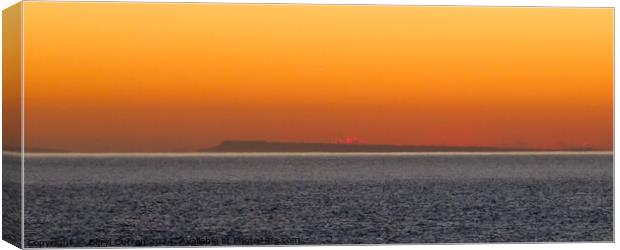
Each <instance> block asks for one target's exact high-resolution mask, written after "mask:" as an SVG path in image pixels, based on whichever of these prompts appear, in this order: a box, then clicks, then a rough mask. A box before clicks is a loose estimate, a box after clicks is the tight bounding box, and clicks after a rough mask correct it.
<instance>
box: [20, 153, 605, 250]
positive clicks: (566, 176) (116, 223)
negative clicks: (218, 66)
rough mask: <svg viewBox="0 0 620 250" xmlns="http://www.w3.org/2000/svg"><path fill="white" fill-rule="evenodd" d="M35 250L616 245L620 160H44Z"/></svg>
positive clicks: (29, 216)
mask: <svg viewBox="0 0 620 250" xmlns="http://www.w3.org/2000/svg"><path fill="white" fill-rule="evenodd" d="M25 181H26V183H25V199H26V207H25V224H26V225H25V226H26V227H25V231H24V234H25V237H26V245H27V246H28V247H55V246H63V247H64V246H142V245H149V246H153V245H241V244H269V245H273V244H355V243H364V244H376V243H464V242H467V243H472V242H566V241H612V240H613V156H612V154H608V153H576V154H568V153H553V154H550V153H549V154H527V153H519V154H516V153H515V154H510V153H502V154H475V153H472V154H454V153H452V154H196V155H192V154H188V155H31V156H27V157H26V160H25Z"/></svg>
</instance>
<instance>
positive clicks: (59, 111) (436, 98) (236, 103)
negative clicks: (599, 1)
mask: <svg viewBox="0 0 620 250" xmlns="http://www.w3.org/2000/svg"><path fill="white" fill-rule="evenodd" d="M25 20H26V21H25V33H24V35H25V40H26V42H25V109H26V111H25V131H26V138H25V145H26V147H27V148H28V147H42V148H54V149H65V150H70V151H82V152H144V151H150V152H165V151H193V150H196V149H199V148H205V147H210V146H213V145H215V144H217V143H219V142H220V141H222V140H226V139H248V140H250V139H251V140H257V139H258V140H273V141H305V142H332V141H334V140H335V139H337V138H340V137H345V136H355V137H358V138H361V139H362V140H364V141H366V142H368V143H389V144H433V145H489V146H519V147H522V146H526V147H530V148H535V147H538V148H540V147H544V148H565V147H576V146H590V147H595V148H598V149H611V148H612V145H613V9H611V8H606V9H605V8H588V9H585V8H493V7H414V6H336V5H332V6H326V5H324V6H321V5H244V4H144V3H53V2H26V3H25Z"/></svg>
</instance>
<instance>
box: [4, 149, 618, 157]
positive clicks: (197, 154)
mask: <svg viewBox="0 0 620 250" xmlns="http://www.w3.org/2000/svg"><path fill="white" fill-rule="evenodd" d="M2 154H3V155H5V154H6V155H13V156H21V155H22V153H21V152H14V151H2ZM613 154H614V151H613V150H591V151H559V150H555V151H552V150H550V151H503V152H496V151H488V152H485V151H480V152H466V151H463V152H457V151H455V152H441V151H435V152H25V153H24V154H23V155H24V156H27V157H137V156H144V157H179V156H180V157H183V156H184V157H200V156H203V157H204V156H320V155H326V156H355V155H384V156H399V155H402V156H405V155H411V156H425V155H426V156H433V155H437V156H442V155H463V156H467V155H472V156H475V155H613Z"/></svg>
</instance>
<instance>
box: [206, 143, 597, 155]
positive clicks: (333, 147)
mask: <svg viewBox="0 0 620 250" xmlns="http://www.w3.org/2000/svg"><path fill="white" fill-rule="evenodd" d="M199 151H201V152H231V153H233V152H234V153H250V152H335V153H338V152H340V153H343V152H515V151H517V152H518V151H521V152H524V151H592V149H591V148H573V149H562V150H548V149H531V148H501V147H483V146H428V145H390V144H338V143H300V142H269V141H234V140H227V141H223V142H222V143H220V144H219V145H217V146H215V147H212V148H206V149H201V150H199Z"/></svg>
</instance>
